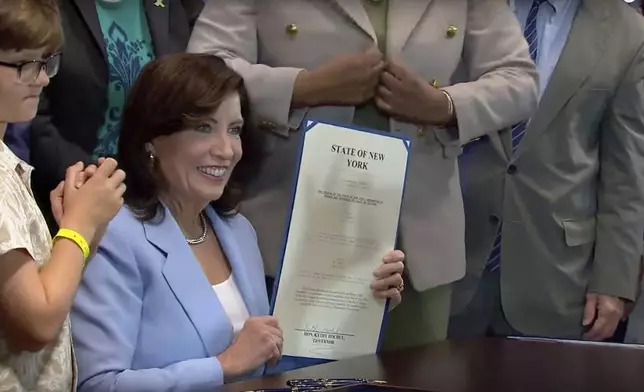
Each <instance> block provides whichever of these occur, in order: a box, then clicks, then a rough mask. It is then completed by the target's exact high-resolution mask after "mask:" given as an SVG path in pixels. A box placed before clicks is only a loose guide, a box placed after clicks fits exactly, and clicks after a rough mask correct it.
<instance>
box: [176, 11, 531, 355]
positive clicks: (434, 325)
mask: <svg viewBox="0 0 644 392" xmlns="http://www.w3.org/2000/svg"><path fill="white" fill-rule="evenodd" d="M188 51H191V52H203V53H210V54H214V55H217V56H220V57H223V58H224V59H226V61H227V62H228V64H229V65H230V66H231V67H232V68H234V69H235V70H237V71H238V72H239V73H240V74H241V75H242V76H243V77H244V79H245V82H246V85H247V88H248V91H249V97H250V100H251V104H252V106H253V109H254V113H255V115H256V117H257V121H258V123H259V124H260V125H261V126H262V127H263V128H264V129H265V130H267V131H268V132H266V133H267V135H268V137H269V147H270V151H271V155H270V156H269V158H268V160H267V163H266V164H265V165H264V166H263V167H262V171H261V173H260V175H259V176H258V180H257V181H256V182H255V183H254V184H253V189H252V191H251V192H250V193H249V194H248V196H247V198H246V200H245V201H244V203H243V204H242V207H241V210H242V211H243V212H244V214H245V215H246V216H247V217H248V218H249V219H250V220H251V222H253V225H254V227H255V229H256V230H257V234H258V238H259V244H260V248H261V249H262V255H263V256H264V261H265V264H266V269H267V273H268V274H269V275H271V276H275V274H276V272H277V268H278V264H279V260H280V256H281V247H282V244H283V234H284V231H285V227H284V222H285V221H286V217H287V215H288V214H289V210H288V209H289V199H290V197H289V196H290V192H291V181H292V174H293V169H294V167H295V166H296V165H297V159H298V158H297V152H298V145H299V139H300V138H299V137H298V136H297V131H298V129H299V128H300V126H301V122H302V120H303V118H304V117H305V116H307V118H311V119H315V120H322V121H329V122H333V123H339V124H348V125H353V126H361V127H368V128H371V129H376V130H381V131H386V132H392V133H393V134H401V135H405V136H407V137H408V138H409V139H411V153H410V161H409V167H408V171H407V182H406V188H405V196H404V200H403V206H402V214H401V223H400V232H399V234H400V235H399V241H398V246H397V247H398V248H401V249H404V250H405V254H406V255H407V263H406V265H407V271H406V272H407V277H408V279H409V281H410V282H411V285H410V286H411V287H409V286H408V289H407V290H406V291H405V294H406V295H405V301H403V304H402V305H401V306H399V307H398V308H396V309H395V310H394V311H392V312H391V314H390V319H389V323H388V327H387V330H386V332H385V336H384V347H385V348H394V347H404V346H413V345H419V344H423V343H427V342H431V341H434V340H437V339H443V338H444V337H445V335H446V331H447V320H448V317H449V304H450V296H451V289H450V286H449V284H450V283H451V282H453V281H456V280H458V279H460V278H461V277H462V276H463V275H464V273H465V247H464V216H463V215H464V214H463V206H462V197H461V192H460V185H459V177H458V169H457V156H458V155H459V153H460V150H461V146H462V145H463V144H465V143H467V142H469V141H470V140H472V139H475V138H478V137H481V136H483V135H485V134H487V133H493V132H497V131H498V130H500V129H503V128H506V127H509V126H510V125H512V124H514V123H517V122H519V121H521V120H523V119H525V118H527V117H529V116H530V115H531V113H532V111H533V110H534V109H535V108H536V104H537V85H536V79H537V74H536V71H535V66H534V64H533V63H532V61H531V60H530V56H529V53H528V47H527V44H526V42H525V39H524V38H523V34H522V32H521V30H520V28H519V25H518V24H517V22H516V19H515V18H514V15H513V14H512V12H511V10H510V9H509V7H508V5H507V0H485V1H479V0H413V1H407V0H405V1H402V0H389V1H387V0H363V1H358V0H350V1H345V0H328V1H314V0H284V1H280V2H279V6H278V5H276V4H274V2H268V1H253V0H208V1H207V2H206V6H205V8H204V11H203V12H202V14H201V16H200V17H199V19H198V20H197V23H196V24H195V28H194V30H193V35H192V37H191V39H190V43H189V45H188Z"/></svg>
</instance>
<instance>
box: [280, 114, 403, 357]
mask: <svg viewBox="0 0 644 392" xmlns="http://www.w3.org/2000/svg"><path fill="white" fill-rule="evenodd" d="M303 132H304V135H303V136H302V145H301V148H300V161H299V165H298V167H297V171H296V180H295V182H294V190H293V199H292V209H291V216H290V218H289V222H288V225H287V233H286V236H285V244H284V254H283V258H282V263H281V269H280V272H279V274H278V277H277V284H276V288H277V290H276V292H275V293H274V298H273V306H272V308H273V315H275V316H276V317H277V318H278V320H279V323H280V327H281V328H282V330H283V333H284V346H283V355H285V356H293V357H305V358H319V359H331V360H336V359H343V358H349V357H355V356H359V355H366V354H373V353H375V352H376V351H377V349H378V347H379V341H380V337H381V329H382V325H383V321H384V318H385V316H386V305H387V304H386V301H385V300H380V299H376V298H374V296H373V294H372V290H371V287H370V284H371V282H372V281H373V279H374V276H373V272H374V270H375V269H376V268H377V267H378V266H379V265H380V264H381V263H382V257H383V256H384V255H385V254H386V253H387V252H388V251H390V250H393V249H394V247H395V244H396V235H397V229H398V221H399V216H400V208H401V204H402V197H403V191H404V187H405V178H406V173H407V161H408V156H409V143H410V142H409V140H406V139H404V138H401V137H397V136H396V135H395V134H390V133H374V132H370V131H365V130H358V129H353V128H350V127H346V126H339V125H333V124H328V123H323V122H314V121H309V122H307V126H306V127H305V128H304V129H303Z"/></svg>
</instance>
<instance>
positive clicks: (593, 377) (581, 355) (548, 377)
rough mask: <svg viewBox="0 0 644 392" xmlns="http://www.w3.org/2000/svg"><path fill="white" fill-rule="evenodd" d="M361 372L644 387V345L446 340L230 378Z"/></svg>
mask: <svg viewBox="0 0 644 392" xmlns="http://www.w3.org/2000/svg"><path fill="white" fill-rule="evenodd" d="M334 377H335V378H342V377H364V378H370V379H378V380H386V381H388V382H389V383H390V384H394V385H401V386H407V387H413V388H420V389H426V390H430V391H437V392H443V391H449V392H465V391H467V392H474V391H476V392H481V391H485V392H488V391H490V392H506V391H508V392H533V391H534V392H558V391H561V392H575V391H584V392H630V391H633V392H643V391H644V347H639V346H636V347H633V346H619V345H614V346H608V347H606V346H596V345H587V344H586V345H585V344H574V343H565V344H564V343H544V342H533V341H517V340H506V339H482V340H472V341H445V342H441V343H437V344H433V345H430V346H427V347H423V348H420V349H413V350H406V351H400V352H390V353H383V354H380V355H379V356H375V355H373V356H366V357H360V358H355V359H351V360H345V361H338V362H334V363H329V364H325V365H319V366H314V367H310V368H305V369H300V370H296V371H292V372H287V373H284V374H281V375H278V376H272V377H264V378H260V379H256V380H250V381H245V382H240V383H235V384H229V385H226V386H224V387H222V388H220V390H221V391H222V392H237V391H250V390H256V389H262V388H280V387H285V385H286V384H285V383H286V381H287V380H289V379H293V378H334Z"/></svg>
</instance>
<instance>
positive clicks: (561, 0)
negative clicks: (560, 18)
mask: <svg viewBox="0 0 644 392" xmlns="http://www.w3.org/2000/svg"><path fill="white" fill-rule="evenodd" d="M570 1H571V0H548V3H550V5H551V6H552V8H554V10H555V13H558V12H561V11H563V10H564V9H565V8H566V5H568V3H570ZM521 2H526V3H530V4H532V0H509V2H508V4H509V5H510V8H511V9H512V12H516V10H517V3H521Z"/></svg>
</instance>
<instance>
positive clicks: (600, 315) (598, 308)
mask: <svg viewBox="0 0 644 392" xmlns="http://www.w3.org/2000/svg"><path fill="white" fill-rule="evenodd" d="M623 315H624V301H623V300H622V299H621V298H617V297H611V296H609V295H603V294H595V293H588V294H586V307H585V309H584V319H583V322H582V323H583V326H584V327H588V326H591V325H592V327H591V329H590V330H589V331H588V332H587V333H585V334H584V339H588V340H596V341H601V340H605V339H608V338H610V337H611V336H613V334H614V333H615V330H616V329H617V325H618V324H619V322H620V320H621V319H622V316H623Z"/></svg>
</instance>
